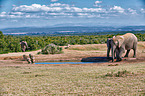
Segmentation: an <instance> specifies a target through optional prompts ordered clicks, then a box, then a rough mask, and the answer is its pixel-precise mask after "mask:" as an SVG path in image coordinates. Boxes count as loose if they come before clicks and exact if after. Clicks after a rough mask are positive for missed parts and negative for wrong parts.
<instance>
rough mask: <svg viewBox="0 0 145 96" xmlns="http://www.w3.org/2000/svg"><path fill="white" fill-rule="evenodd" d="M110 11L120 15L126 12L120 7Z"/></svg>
mask: <svg viewBox="0 0 145 96" xmlns="http://www.w3.org/2000/svg"><path fill="white" fill-rule="evenodd" d="M110 10H111V11H112V12H119V13H124V10H125V9H123V8H121V7H120V6H114V7H113V8H110Z"/></svg>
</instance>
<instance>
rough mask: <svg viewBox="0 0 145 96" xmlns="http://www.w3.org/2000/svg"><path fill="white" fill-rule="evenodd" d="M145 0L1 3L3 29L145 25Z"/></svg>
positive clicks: (8, 0)
mask: <svg viewBox="0 0 145 96" xmlns="http://www.w3.org/2000/svg"><path fill="white" fill-rule="evenodd" d="M144 7H145V0H127V1H125V0H123V1H114V0H109V1H105V0H92V1H89V0H85V1H83V0H79V1H77V0H69V1H68V0H44V1H43V2H42V1H41V0H37V1H36V0H25V1H20V0H0V25H1V26H0V29H4V28H19V27H46V26H48V27H57V26H60V27H64V26H68V25H72V26H112V27H121V26H145V22H144V21H145V8H144Z"/></svg>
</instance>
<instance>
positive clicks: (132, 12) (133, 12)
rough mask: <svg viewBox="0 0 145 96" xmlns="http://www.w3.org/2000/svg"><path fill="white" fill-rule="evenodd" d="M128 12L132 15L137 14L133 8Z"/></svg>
mask: <svg viewBox="0 0 145 96" xmlns="http://www.w3.org/2000/svg"><path fill="white" fill-rule="evenodd" d="M128 11H129V12H130V13H131V14H137V12H136V10H133V9H131V8H128Z"/></svg>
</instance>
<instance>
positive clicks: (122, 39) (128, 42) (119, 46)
mask: <svg viewBox="0 0 145 96" xmlns="http://www.w3.org/2000/svg"><path fill="white" fill-rule="evenodd" d="M112 40H113V42H112V62H113V61H114V54H115V53H114V50H115V52H116V58H117V60H116V61H121V60H122V53H124V52H125V49H126V50H127V53H126V55H125V57H128V54H129V52H130V49H133V50H134V55H133V57H134V58H135V57H136V50H137V37H136V36H135V35H134V34H132V33H126V34H124V35H122V36H116V37H115V36H114V37H113V38H112Z"/></svg>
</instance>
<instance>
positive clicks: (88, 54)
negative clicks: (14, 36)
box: [0, 42, 145, 66]
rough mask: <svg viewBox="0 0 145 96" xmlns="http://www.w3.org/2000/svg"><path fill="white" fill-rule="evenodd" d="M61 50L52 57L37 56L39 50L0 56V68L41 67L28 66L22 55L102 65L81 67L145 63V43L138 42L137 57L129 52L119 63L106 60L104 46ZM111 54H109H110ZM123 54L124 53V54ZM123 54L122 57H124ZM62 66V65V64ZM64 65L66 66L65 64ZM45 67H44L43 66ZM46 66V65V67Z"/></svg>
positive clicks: (80, 46) (45, 60) (85, 46)
mask: <svg viewBox="0 0 145 96" xmlns="http://www.w3.org/2000/svg"><path fill="white" fill-rule="evenodd" d="M60 47H62V48H63V53H62V54H54V55H42V54H40V55H38V54H37V53H38V52H40V51H41V50H37V51H31V52H17V53H8V54H0V66H43V65H36V64H28V63H27V61H24V60H23V55H27V56H28V55H29V54H33V55H34V57H35V62H53V61H55V62H57V61H88V62H89V61H97V62H103V63H97V62H96V63H93V64H83V65H102V64H108V65H109V64H112V65H115V64H124V63H129V64H130V63H137V62H145V42H138V49H137V57H136V58H132V56H133V50H131V51H130V54H129V58H123V61H121V62H113V63H112V62H111V59H110V60H108V59H106V55H107V46H106V44H87V45H71V46H70V47H69V48H67V49H66V46H60ZM110 53H111V52H110ZM124 54H125V53H124ZM124 54H123V56H124ZM62 65H63V64H62ZM65 65H66V64H65ZM45 66H46V65H45ZM47 66H48V65H47Z"/></svg>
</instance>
